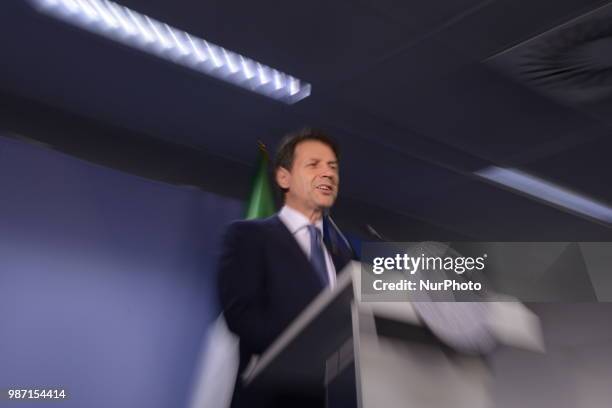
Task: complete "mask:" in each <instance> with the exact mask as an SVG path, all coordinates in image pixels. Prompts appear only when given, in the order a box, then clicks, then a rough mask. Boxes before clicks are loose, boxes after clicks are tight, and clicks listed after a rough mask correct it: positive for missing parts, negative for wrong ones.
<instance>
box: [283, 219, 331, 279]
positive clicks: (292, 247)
mask: <svg viewBox="0 0 612 408" xmlns="http://www.w3.org/2000/svg"><path fill="white" fill-rule="evenodd" d="M273 221H274V224H273V226H274V229H275V230H276V232H277V234H276V236H277V238H278V241H279V243H278V245H279V248H280V249H279V250H286V251H287V252H288V253H289V254H290V255H291V258H292V259H295V263H294V267H295V269H296V270H299V271H301V272H302V273H303V274H305V275H308V277H309V279H311V280H312V281H313V282H316V283H317V284H318V285H320V284H321V282H320V280H319V278H318V277H317V273H316V271H315V270H314V268H313V266H312V264H311V263H310V260H309V259H308V257H307V256H306V254H305V253H304V251H303V250H302V248H301V247H300V244H298V243H297V241H296V239H295V237H294V236H293V234H292V233H291V231H289V230H288V229H287V226H286V225H285V223H284V222H283V221H281V219H280V218H279V217H278V215H275V216H274V217H273Z"/></svg>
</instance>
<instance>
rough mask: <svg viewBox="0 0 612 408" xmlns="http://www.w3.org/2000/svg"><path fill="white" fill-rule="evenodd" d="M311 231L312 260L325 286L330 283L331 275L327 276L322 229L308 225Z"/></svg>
mask: <svg viewBox="0 0 612 408" xmlns="http://www.w3.org/2000/svg"><path fill="white" fill-rule="evenodd" d="M308 232H309V233H310V262H311V263H312V266H313V268H314V269H315V271H317V274H318V275H319V279H321V283H323V286H327V285H329V277H328V276H327V265H326V263H325V253H324V252H323V247H322V246H321V231H319V229H318V228H317V227H315V226H314V225H312V224H310V225H308Z"/></svg>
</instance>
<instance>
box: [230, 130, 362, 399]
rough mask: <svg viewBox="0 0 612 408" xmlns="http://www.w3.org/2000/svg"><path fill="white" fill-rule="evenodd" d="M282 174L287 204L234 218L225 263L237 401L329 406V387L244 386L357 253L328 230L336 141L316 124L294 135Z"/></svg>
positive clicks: (280, 158) (284, 151)
mask: <svg viewBox="0 0 612 408" xmlns="http://www.w3.org/2000/svg"><path fill="white" fill-rule="evenodd" d="M275 178H276V182H277V184H278V186H279V187H280V189H281V190H282V191H283V194H284V204H285V205H284V206H283V208H282V209H281V211H280V212H279V213H278V214H276V215H274V216H272V217H270V218H267V219H264V220H251V221H238V222H234V223H232V224H231V225H230V226H229V227H228V229H227V232H226V235H225V240H224V244H223V252H222V256H221V261H220V266H219V268H220V270H219V294H220V299H221V303H222V306H223V312H224V315H225V319H226V321H227V325H228V327H229V329H230V330H231V331H232V332H234V333H235V334H236V335H238V336H239V338H240V363H239V369H238V372H239V375H238V378H237V381H236V387H235V390H234V396H233V399H232V407H234V408H235V407H277V406H283V407H296V406H309V407H317V406H324V400H323V397H324V396H323V395H319V396H316V397H314V398H313V397H312V396H311V397H308V398H307V397H305V396H300V395H295V394H292V393H284V391H283V390H275V391H274V392H272V393H266V394H256V393H254V392H251V391H249V390H246V389H243V387H242V384H241V379H240V374H241V373H242V372H243V370H244V369H245V368H246V366H247V364H248V363H249V361H250V359H251V357H252V356H253V355H256V354H261V353H262V352H264V351H265V350H266V348H268V346H270V344H271V343H272V342H273V341H274V340H275V339H276V337H277V336H278V335H279V334H281V332H282V331H283V330H284V329H285V328H286V327H287V326H288V325H289V323H291V321H293V319H294V318H295V317H297V315H298V314H299V313H300V312H301V311H302V310H303V309H304V308H305V307H306V306H307V305H308V304H309V303H310V302H311V301H312V300H313V299H314V298H315V297H316V296H317V294H319V293H320V292H321V291H322V290H330V289H332V288H333V287H334V285H335V282H336V273H337V272H339V271H341V270H342V268H343V267H344V266H345V265H346V264H347V263H348V261H349V260H350V258H351V251H350V248H349V247H348V246H346V245H337V244H338V242H335V243H334V244H331V243H330V242H329V238H330V236H331V235H332V234H331V233H327V234H324V233H323V232H324V218H325V217H324V214H325V213H326V211H327V210H328V209H329V208H330V207H331V206H332V205H333V204H334V201H335V200H336V196H337V194H338V185H339V173H338V148H337V146H336V144H335V142H334V141H333V140H332V139H330V138H329V137H328V136H327V135H325V134H324V133H322V132H319V131H315V130H310V129H305V130H302V131H300V132H297V133H295V134H291V135H288V136H287V137H286V138H285V139H284V140H283V141H282V142H281V145H280V148H279V150H278V153H277V156H276V160H275ZM325 230H326V231H327V229H326V228H325ZM324 238H325V239H324ZM336 238H337V237H336Z"/></svg>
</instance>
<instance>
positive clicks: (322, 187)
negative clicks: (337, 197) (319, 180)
mask: <svg viewBox="0 0 612 408" xmlns="http://www.w3.org/2000/svg"><path fill="white" fill-rule="evenodd" d="M317 190H320V191H323V192H326V193H332V192H333V191H334V189H333V187H332V186H330V185H327V184H321V185H318V186H317Z"/></svg>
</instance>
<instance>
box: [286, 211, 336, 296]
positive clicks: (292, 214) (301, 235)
mask: <svg viewBox="0 0 612 408" xmlns="http://www.w3.org/2000/svg"><path fill="white" fill-rule="evenodd" d="M278 217H279V218H280V219H281V221H282V222H283V224H285V226H286V227H287V229H288V230H289V232H291V234H292V235H293V237H294V238H295V240H296V241H297V243H298V244H299V246H300V248H302V250H303V251H304V253H305V254H306V257H307V258H308V259H310V233H309V232H308V225H309V224H310V220H309V219H308V218H307V217H306V216H305V215H304V214H302V213H301V212H299V211H297V210H295V209H293V208H291V207H289V206H287V205H285V206H283V208H281V210H280V212H279V213H278ZM314 225H315V227H317V228H318V229H319V231H320V232H321V238H323V220H322V219H320V220H318V221H317V222H315V224H314ZM321 246H322V247H323V253H324V255H325V265H326V266H327V276H328V278H329V288H330V289H332V288H333V287H334V286H336V268H335V267H334V262H333V261H332V259H331V256H330V255H329V252H327V248H326V247H325V245H324V244H323V242H322V241H321Z"/></svg>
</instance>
